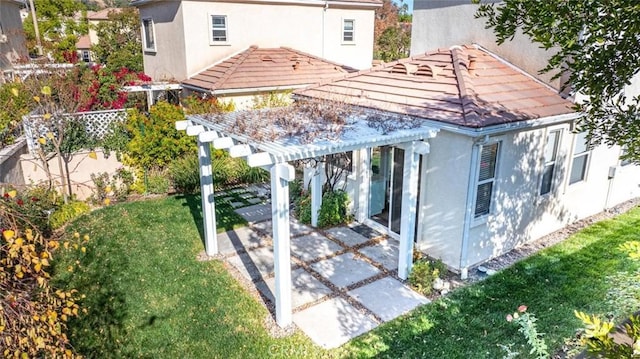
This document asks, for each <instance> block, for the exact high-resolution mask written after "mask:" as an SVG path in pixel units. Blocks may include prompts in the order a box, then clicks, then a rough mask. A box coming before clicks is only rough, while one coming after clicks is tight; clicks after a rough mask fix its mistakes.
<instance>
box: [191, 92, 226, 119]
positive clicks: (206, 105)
mask: <svg viewBox="0 0 640 359" xmlns="http://www.w3.org/2000/svg"><path fill="white" fill-rule="evenodd" d="M182 105H183V106H184V110H185V113H188V114H190V115H193V114H199V113H220V112H232V111H235V107H236V106H235V104H234V103H233V101H229V102H225V101H222V102H221V101H218V99H217V98H215V97H205V98H201V97H199V96H196V95H191V96H187V97H185V98H183V99H182Z"/></svg>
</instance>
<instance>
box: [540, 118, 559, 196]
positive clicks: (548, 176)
mask: <svg viewBox="0 0 640 359" xmlns="http://www.w3.org/2000/svg"><path fill="white" fill-rule="evenodd" d="M561 134H562V131H561V130H554V131H551V132H549V133H548V134H547V143H546V144H545V147H544V168H543V170H542V181H541V184H540V195H541V196H542V195H545V194H547V193H549V192H551V189H552V188H553V180H554V174H555V172H556V159H557V158H558V148H559V144H560V135H561Z"/></svg>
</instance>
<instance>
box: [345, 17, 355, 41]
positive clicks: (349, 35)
mask: <svg viewBox="0 0 640 359" xmlns="http://www.w3.org/2000/svg"><path fill="white" fill-rule="evenodd" d="M355 41H356V21H355V20H353V19H343V20H342V43H343V44H353V43H355Z"/></svg>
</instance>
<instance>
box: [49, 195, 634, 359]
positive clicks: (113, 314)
mask: <svg viewBox="0 0 640 359" xmlns="http://www.w3.org/2000/svg"><path fill="white" fill-rule="evenodd" d="M199 204H200V198H199V197H196V196H193V197H191V196H187V197H169V198H164V199H159V200H150V201H142V202H134V203H126V204H122V205H116V206H112V207H108V208H104V209H101V210H99V211H96V212H93V213H91V214H90V215H86V216H83V217H81V218H80V219H79V220H78V221H76V222H75V224H74V225H72V226H71V227H70V228H69V229H68V231H69V233H73V232H74V231H79V232H81V233H89V234H90V235H91V240H90V241H89V243H88V244H87V252H86V254H82V253H79V252H75V253H77V255H76V256H75V257H74V256H71V255H63V254H61V256H60V258H59V259H58V261H57V262H56V263H55V267H54V269H55V270H56V273H55V276H54V279H55V281H56V283H58V284H59V285H64V286H67V287H73V288H77V289H78V290H79V291H80V292H81V293H84V294H85V295H86V298H85V299H84V301H83V303H82V304H83V305H84V306H85V307H86V308H88V311H89V313H88V314H87V315H85V316H83V317H82V318H80V319H79V320H75V321H73V322H71V329H72V332H71V340H72V343H74V345H75V347H76V349H77V350H78V351H79V352H80V353H82V354H85V355H86V356H88V357H144V358H147V357H148V358H174V357H189V358H246V357H251V358H265V357H274V356H275V357H388V358H403V357H405V358H499V357H502V356H503V354H504V352H503V351H502V350H501V349H500V348H499V347H498V346H497V344H509V343H514V347H513V349H514V350H517V351H520V352H523V353H526V352H528V350H526V349H525V347H524V346H523V345H524V339H523V338H522V336H521V335H520V334H519V333H518V332H517V328H516V327H515V325H514V324H513V323H507V322H506V320H505V315H506V314H508V313H511V312H513V311H514V310H516V308H517V307H518V306H519V305H521V304H526V305H527V306H528V307H529V310H528V311H529V312H531V313H534V314H535V315H536V316H537V317H538V319H539V320H538V326H539V330H540V331H541V332H543V333H546V336H545V338H546V339H547V340H548V343H549V344H550V346H551V348H552V349H554V350H555V349H558V348H559V347H560V346H561V345H562V344H563V343H564V341H565V339H567V338H572V337H574V336H575V330H576V329H577V328H579V327H580V323H579V321H578V320H577V319H576V318H575V316H574V314H573V311H574V309H577V310H582V311H586V312H589V313H594V314H601V315H613V316H615V317H616V318H622V317H623V316H624V315H626V314H628V313H629V311H630V310H631V308H634V306H635V308H634V309H637V307H639V306H640V303H639V302H638V298H640V290H639V289H638V284H637V281H633V280H631V281H630V280H629V279H630V278H633V275H636V276H637V273H638V271H640V264H639V263H638V262H637V261H633V260H631V259H629V258H628V256H627V254H626V253H625V252H623V251H621V250H620V249H618V247H619V245H620V244H622V243H624V242H627V241H631V240H639V239H640V235H639V234H638V231H637V228H640V209H635V210H632V211H631V212H629V213H628V214H625V215H622V216H620V217H618V218H617V219H614V220H609V221H604V222H601V223H599V224H596V225H594V226H592V227H591V228H588V229H586V230H584V231H582V232H580V233H579V234H577V235H575V236H573V237H572V238H571V239H569V240H567V241H565V242H564V243H562V244H560V245H557V246H554V247H552V248H549V249H547V250H545V251H543V252H540V253H539V254H537V255H535V256H533V257H531V258H529V259H527V260H524V261H522V262H520V263H518V264H516V265H515V266H513V267H511V268H509V269H506V270H504V271H502V272H500V273H498V274H496V275H494V276H492V277H491V278H489V279H487V280H485V281H483V282H482V283H478V284H475V285H470V286H467V287H465V288H462V289H460V290H457V291H454V292H453V293H451V294H450V295H449V296H448V297H447V298H445V299H441V300H437V301H435V302H434V303H432V304H430V305H426V306H423V307H421V308H419V309H417V310H415V311H414V312H412V313H410V314H409V315H407V316H404V317H401V318H399V319H396V320H394V321H392V322H389V323H386V324H383V325H381V326H380V327H378V328H377V329H375V330H373V331H372V332H370V333H368V334H366V335H364V336H362V337H360V338H357V339H355V340H353V341H351V342H350V343H348V344H347V345H345V346H343V347H342V348H339V349H337V350H333V351H324V350H322V349H320V348H318V347H317V346H315V345H313V343H312V342H311V341H310V340H309V339H307V338H306V337H305V336H304V335H302V334H301V333H297V334H295V335H293V336H290V337H287V338H282V339H274V338H272V337H271V336H269V334H268V333H267V332H266V330H265V329H264V325H263V323H264V319H265V318H266V317H267V316H268V313H267V311H266V310H265V309H264V308H263V307H262V306H261V305H260V304H259V303H258V302H257V301H256V300H255V299H253V297H251V296H250V295H249V294H248V293H247V292H246V291H245V290H244V289H243V288H242V287H241V286H240V285H239V284H238V283H237V282H236V281H235V280H234V279H233V278H232V277H230V275H229V274H228V273H227V271H226V270H225V268H224V266H223V264H222V263H221V262H219V261H210V262H198V261H196V259H195V258H196V255H197V253H198V252H200V251H202V248H203V245H202V242H201V239H200V238H201V236H200V234H199V233H198V227H197V226H196V223H200V222H199V221H201V219H200V214H199ZM224 212H225V213H226V212H233V211H224ZM225 216H229V218H226V217H225ZM231 216H232V215H230V214H228V213H227V214H226V215H225V214H224V213H220V214H219V215H218V218H217V219H218V221H219V222H221V223H225V224H224V225H223V226H227V227H228V228H231V227H233V226H235V225H239V223H236V221H235V220H232V219H231ZM227 227H225V228H227ZM76 260H77V262H76ZM69 266H71V267H72V268H71V269H72V272H70V271H69V268H68V267H69ZM625 281H626V282H625ZM621 283H627V284H625V285H624V286H623V287H622V288H621ZM629 283H631V284H633V283H635V285H628V284H629ZM620 291H622V292H624V293H623V294H625V295H626V297H625V298H627V301H626V302H625V304H624V306H621V302H620V301H619V300H618V299H616V298H618V297H619V295H620V293H619V292H620ZM522 357H526V356H522Z"/></svg>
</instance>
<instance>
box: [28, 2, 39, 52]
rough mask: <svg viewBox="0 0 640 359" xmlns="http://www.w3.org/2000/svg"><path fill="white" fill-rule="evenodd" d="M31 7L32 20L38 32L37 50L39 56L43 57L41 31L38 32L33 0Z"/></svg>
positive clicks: (30, 3)
mask: <svg viewBox="0 0 640 359" xmlns="http://www.w3.org/2000/svg"><path fill="white" fill-rule="evenodd" d="M29 7H31V19H33V29H34V30H35V32H36V48H37V50H38V56H42V41H40V31H39V30H38V18H37V17H36V7H35V6H34V5H33V0H29Z"/></svg>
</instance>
